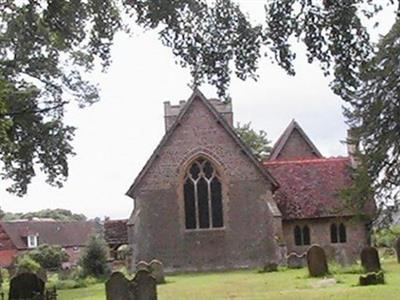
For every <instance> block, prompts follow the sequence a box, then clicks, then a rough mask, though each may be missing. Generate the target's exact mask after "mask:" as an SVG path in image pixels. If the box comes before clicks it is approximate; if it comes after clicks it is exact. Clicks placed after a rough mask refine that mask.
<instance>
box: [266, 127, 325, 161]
mask: <svg viewBox="0 0 400 300" xmlns="http://www.w3.org/2000/svg"><path fill="white" fill-rule="evenodd" d="M294 130H297V131H298V132H299V133H300V135H301V136H302V138H303V139H304V141H305V142H306V143H307V144H308V146H309V147H310V148H311V149H312V151H313V152H314V154H315V155H316V156H317V157H320V158H323V155H322V154H321V152H319V150H318V148H317V147H316V146H315V145H314V143H313V142H312V141H311V139H310V138H309V137H308V135H307V134H306V133H305V132H304V130H303V128H301V126H300V125H299V123H297V121H296V120H295V119H292V121H291V122H290V123H289V125H288V126H287V127H286V129H285V130H284V131H283V133H282V134H281V135H280V137H279V138H278V140H277V141H276V143H275V144H274V146H273V147H272V150H271V154H270V156H269V160H275V159H277V157H278V155H279V153H280V152H281V151H282V149H283V147H284V146H285V145H286V143H287V141H288V140H289V137H290V135H291V134H292V132H293V131H294Z"/></svg>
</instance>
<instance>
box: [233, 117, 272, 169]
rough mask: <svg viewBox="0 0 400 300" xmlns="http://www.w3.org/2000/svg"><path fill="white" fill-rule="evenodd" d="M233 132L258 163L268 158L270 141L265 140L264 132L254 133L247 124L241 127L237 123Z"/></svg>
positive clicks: (249, 124) (265, 134)
mask: <svg viewBox="0 0 400 300" xmlns="http://www.w3.org/2000/svg"><path fill="white" fill-rule="evenodd" d="M235 131H236V133H237V134H238V136H239V137H240V138H241V139H242V141H243V142H244V143H245V144H246V145H247V146H248V147H249V148H250V150H251V152H252V153H253V154H254V156H255V157H257V158H258V159H259V160H260V161H262V160H264V159H266V158H267V157H268V155H269V154H270V152H271V146H270V144H271V141H270V140H268V139H267V133H266V132H265V131H264V130H260V131H259V132H257V131H255V130H254V129H252V128H251V122H249V123H245V124H243V125H241V124H240V123H237V124H236V127H235Z"/></svg>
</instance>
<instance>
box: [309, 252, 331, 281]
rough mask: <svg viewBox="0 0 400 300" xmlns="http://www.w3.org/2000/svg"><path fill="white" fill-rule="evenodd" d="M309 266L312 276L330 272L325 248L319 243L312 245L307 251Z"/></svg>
mask: <svg viewBox="0 0 400 300" xmlns="http://www.w3.org/2000/svg"><path fill="white" fill-rule="evenodd" d="M307 266H308V272H309V273H310V276H311V277H320V276H324V275H326V274H328V263H327V260H326V255H325V251H324V249H322V248H321V247H320V246H318V245H313V246H311V247H310V248H309V249H308V251H307Z"/></svg>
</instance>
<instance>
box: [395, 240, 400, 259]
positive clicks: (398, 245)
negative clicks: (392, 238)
mask: <svg viewBox="0 0 400 300" xmlns="http://www.w3.org/2000/svg"><path fill="white" fill-rule="evenodd" d="M395 248H396V255H397V262H398V263H400V237H398V238H397V239H396V244H395Z"/></svg>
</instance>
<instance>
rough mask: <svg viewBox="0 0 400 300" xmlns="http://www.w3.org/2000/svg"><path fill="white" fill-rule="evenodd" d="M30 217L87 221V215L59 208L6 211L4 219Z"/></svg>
mask: <svg viewBox="0 0 400 300" xmlns="http://www.w3.org/2000/svg"><path fill="white" fill-rule="evenodd" d="M30 218H43V219H54V220H57V221H86V216H85V215H83V214H75V213H72V212H71V211H70V210H67V209H62V208H57V209H43V210H39V211H36V212H28V213H10V212H6V213H4V216H3V220H4V221H12V220H17V219H30Z"/></svg>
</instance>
